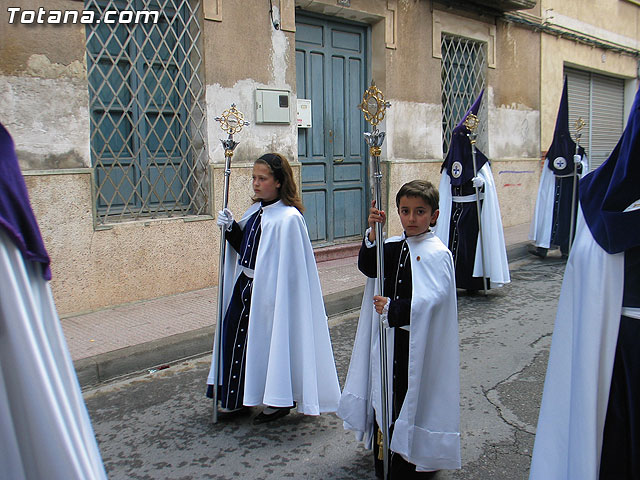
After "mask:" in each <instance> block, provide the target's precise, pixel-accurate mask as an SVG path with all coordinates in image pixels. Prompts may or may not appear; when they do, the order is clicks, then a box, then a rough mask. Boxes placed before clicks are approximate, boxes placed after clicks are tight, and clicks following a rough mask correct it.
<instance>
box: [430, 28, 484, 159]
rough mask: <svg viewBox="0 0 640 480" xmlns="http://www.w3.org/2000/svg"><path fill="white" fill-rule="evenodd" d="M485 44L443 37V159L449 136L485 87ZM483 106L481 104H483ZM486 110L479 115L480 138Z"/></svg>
mask: <svg viewBox="0 0 640 480" xmlns="http://www.w3.org/2000/svg"><path fill="white" fill-rule="evenodd" d="M486 58H487V54H486V44H485V43H484V42H478V41H475V40H470V39H468V38H464V37H458V36H454V35H448V34H443V35H442V72H441V79H442V82H441V83H442V149H443V152H444V154H445V156H446V154H447V152H448V151H449V145H450V143H451V134H452V132H453V129H454V128H455V127H456V125H457V124H458V123H459V122H460V120H462V117H463V115H464V114H465V113H466V111H467V110H468V109H469V108H470V107H471V105H473V102H474V101H475V99H476V98H477V97H478V95H480V92H481V91H482V89H483V88H484V86H485V78H486V70H487V60H486ZM483 103H484V102H483ZM484 112H486V108H485V109H482V107H481V112H480V114H479V115H478V117H479V118H480V120H481V121H480V126H479V129H478V134H479V137H482V132H483V131H485V130H486V121H482V120H483V117H484V118H485V119H486V113H484Z"/></svg>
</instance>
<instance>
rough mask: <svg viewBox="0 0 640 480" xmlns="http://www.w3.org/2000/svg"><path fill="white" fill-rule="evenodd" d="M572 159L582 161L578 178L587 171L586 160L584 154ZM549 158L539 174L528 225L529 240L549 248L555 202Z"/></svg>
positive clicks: (554, 187)
mask: <svg viewBox="0 0 640 480" xmlns="http://www.w3.org/2000/svg"><path fill="white" fill-rule="evenodd" d="M574 161H581V162H582V174H581V175H578V180H579V179H580V178H582V177H583V176H584V175H586V174H587V173H588V169H589V167H588V161H587V158H586V157H585V156H583V157H582V159H580V157H579V156H574ZM548 162H549V159H546V160H545V162H544V165H543V167H542V173H541V174H540V185H538V196H537V198H536V207H535V210H534V211H533V219H532V220H531V225H530V226H529V240H533V244H534V245H535V246H536V247H543V248H549V247H550V246H551V227H552V223H553V206H554V204H555V190H556V179H555V175H554V174H553V172H552V171H551V169H550V168H549V167H548Z"/></svg>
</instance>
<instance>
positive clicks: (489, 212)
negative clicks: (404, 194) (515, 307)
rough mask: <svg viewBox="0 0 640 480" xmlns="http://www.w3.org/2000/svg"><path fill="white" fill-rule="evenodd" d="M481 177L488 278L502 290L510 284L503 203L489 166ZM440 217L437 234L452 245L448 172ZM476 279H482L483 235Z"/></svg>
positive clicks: (442, 183)
mask: <svg viewBox="0 0 640 480" xmlns="http://www.w3.org/2000/svg"><path fill="white" fill-rule="evenodd" d="M478 176H479V177H480V178H482V179H483V180H484V201H483V203H482V212H481V214H480V220H481V222H482V235H483V236H482V239H483V241H484V243H483V247H484V248H483V251H484V258H485V266H486V269H487V271H486V275H485V276H486V277H489V279H490V281H491V286H492V287H501V286H502V285H504V284H505V283H509V282H510V281H511V276H510V275H509V260H508V259H507V248H506V246H505V243H504V230H503V228H502V217H501V216H500V203H499V202H498V194H497V193H496V184H495V181H494V179H493V174H492V173H491V167H490V166H489V163H485V164H484V165H483V166H482V168H481V169H480V170H479V171H478ZM439 191H440V216H439V218H438V223H437V224H436V226H435V228H434V232H435V233H436V235H437V236H438V238H440V240H442V243H444V244H445V245H449V227H450V224H451V179H450V178H449V175H448V174H447V172H446V170H445V171H443V172H442V177H441V178H440V186H439ZM473 276H474V277H482V256H481V255H480V235H478V241H477V243H476V255H475V262H474V265H473Z"/></svg>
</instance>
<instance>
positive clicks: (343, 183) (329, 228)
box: [296, 14, 367, 244]
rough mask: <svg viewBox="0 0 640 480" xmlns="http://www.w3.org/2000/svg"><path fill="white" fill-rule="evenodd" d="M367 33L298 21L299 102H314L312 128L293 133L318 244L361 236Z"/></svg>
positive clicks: (348, 26) (307, 19) (299, 18)
mask: <svg viewBox="0 0 640 480" xmlns="http://www.w3.org/2000/svg"><path fill="white" fill-rule="evenodd" d="M366 38H367V29H366V27H364V26H360V25H356V24H349V23H343V22H337V21H334V20H330V19H327V18H324V17H318V16H307V15H303V14H299V15H298V16H297V17H296V74H297V78H296V83H297V85H296V86H297V96H298V98H308V99H311V114H312V127H311V128H309V129H302V128H301V129H298V158H299V160H300V162H301V163H302V200H303V202H304V204H305V209H306V211H305V219H306V221H307V224H308V225H309V234H310V235H311V240H312V241H314V242H315V244H331V243H335V242H340V241H346V240H349V239H350V238H354V237H358V236H360V235H361V234H362V233H363V232H364V229H365V221H366V216H365V203H366V202H365V196H366V185H365V179H366V170H365V168H366V148H364V138H363V133H364V131H365V123H364V120H363V118H362V114H361V113H360V111H359V110H358V108H357V106H358V104H359V103H360V100H361V98H362V93H363V92H364V90H365V89H366V65H367V56H366V54H367V52H366V49H365V45H366V43H367V42H366Z"/></svg>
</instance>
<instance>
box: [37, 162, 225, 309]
mask: <svg viewBox="0 0 640 480" xmlns="http://www.w3.org/2000/svg"><path fill="white" fill-rule="evenodd" d="M25 180H26V182H27V188H28V190H29V196H30V198H31V202H32V205H33V209H34V212H35V215H36V218H37V219H38V223H39V225H40V229H41V231H42V236H43V239H44V242H45V245H46V247H47V250H48V251H49V254H50V256H51V260H52V262H51V270H52V275H53V278H52V281H51V287H52V290H53V292H54V296H55V301H56V307H57V308H58V312H59V313H60V314H61V315H65V314H70V313H79V312H83V311H89V310H95V309H98V308H102V307H105V306H108V305H116V304H121V303H127V302H132V301H137V300H142V299H148V298H154V297H159V296H163V295H168V294H170V293H178V292H184V291H189V290H195V289H199V288H204V287H207V286H211V285H212V284H214V283H215V282H216V279H217V276H216V275H217V265H216V264H217V255H218V251H219V245H218V242H219V233H218V232H219V229H218V227H217V226H216V224H215V222H214V221H213V220H209V221H195V222H185V221H184V220H182V219H171V220H152V221H145V222H131V223H125V224H121V225H115V226H114V227H113V228H112V229H110V230H98V231H94V229H93V218H92V213H91V195H90V192H91V188H90V182H91V176H90V175H86V174H73V175H27V176H26V177H25ZM45 199H46V201H45Z"/></svg>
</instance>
